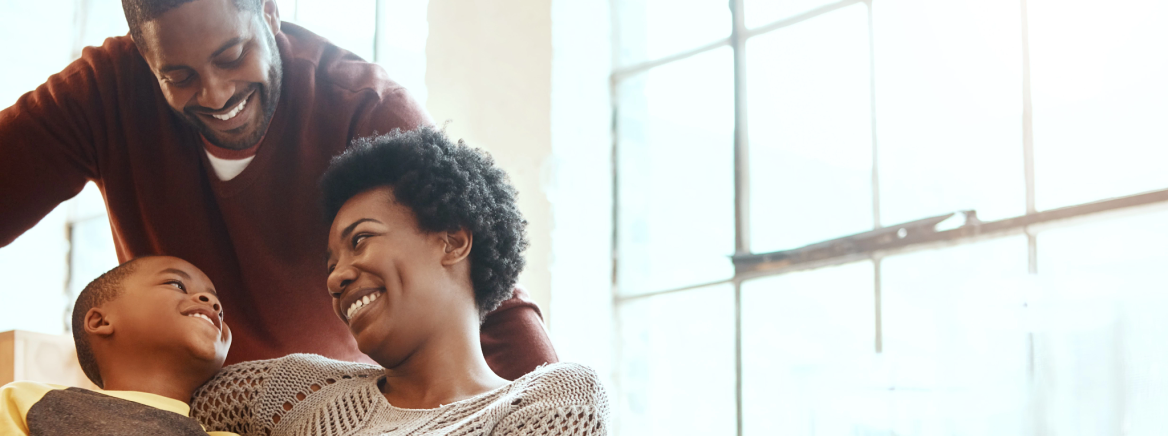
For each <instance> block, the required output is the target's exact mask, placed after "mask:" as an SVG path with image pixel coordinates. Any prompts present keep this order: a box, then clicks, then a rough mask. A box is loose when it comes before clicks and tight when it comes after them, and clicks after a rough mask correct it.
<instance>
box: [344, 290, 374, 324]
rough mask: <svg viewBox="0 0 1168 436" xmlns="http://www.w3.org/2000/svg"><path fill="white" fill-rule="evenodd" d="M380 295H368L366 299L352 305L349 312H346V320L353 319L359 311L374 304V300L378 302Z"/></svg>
mask: <svg viewBox="0 0 1168 436" xmlns="http://www.w3.org/2000/svg"><path fill="white" fill-rule="evenodd" d="M378 295H379V293H372V294H369V295H366V296H365V297H364V298H362V299H360V300H357V301H355V302H354V303H353V304H350V305H349V310H348V311H347V312H345V318H346V319H353V314H355V313H357V311H358V310H361V309H362V308H364V307H365V306H367V305H368V304H369V303H371V302H373V300H376V299H377V296H378Z"/></svg>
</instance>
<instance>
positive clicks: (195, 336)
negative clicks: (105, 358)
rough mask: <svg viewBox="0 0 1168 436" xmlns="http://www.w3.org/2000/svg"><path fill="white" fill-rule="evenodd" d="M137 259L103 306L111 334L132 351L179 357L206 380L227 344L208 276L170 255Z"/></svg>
mask: <svg viewBox="0 0 1168 436" xmlns="http://www.w3.org/2000/svg"><path fill="white" fill-rule="evenodd" d="M138 262H139V263H138V265H137V267H136V268H135V270H134V272H133V273H132V274H130V275H129V276H128V277H126V278H125V279H124V280H123V281H122V283H121V287H122V290H121V292H119V293H118V296H117V298H115V299H114V300H113V301H111V302H109V303H107V305H106V306H107V307H106V310H107V313H108V314H107V316H108V317H109V319H110V323H111V324H113V325H114V328H115V335H114V336H115V337H117V338H119V340H120V341H122V342H123V343H124V344H126V345H128V346H132V347H134V348H135V349H139V350H145V351H150V352H155V353H157V355H158V356H159V357H160V358H162V356H168V357H171V358H173V360H177V361H181V362H183V363H184V364H186V365H189V366H188V368H195V369H197V370H198V371H201V372H204V373H205V375H206V377H207V378H208V379H209V378H211V376H212V375H214V374H215V371H218V370H219V368H222V367H223V360H224V359H225V358H227V351H228V350H229V349H230V348H231V329H230V328H228V327H227V323H226V322H225V321H224V318H223V307H222V306H221V305H220V303H219V297H218V294H216V291H215V287H214V285H213V284H212V283H211V279H209V278H207V276H206V274H203V271H201V270H199V269H198V268H196V267H195V266H194V265H191V264H190V263H189V262H187V261H185V260H182V259H179V258H176V257H167V256H159V257H149V258H145V259H141V260H139V261H138ZM168 360H170V359H168Z"/></svg>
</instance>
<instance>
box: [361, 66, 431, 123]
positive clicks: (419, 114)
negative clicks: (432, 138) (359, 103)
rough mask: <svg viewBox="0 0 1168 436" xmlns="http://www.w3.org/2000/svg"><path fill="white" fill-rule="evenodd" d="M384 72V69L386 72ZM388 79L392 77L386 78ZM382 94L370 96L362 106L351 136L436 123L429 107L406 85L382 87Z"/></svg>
mask: <svg viewBox="0 0 1168 436" xmlns="http://www.w3.org/2000/svg"><path fill="white" fill-rule="evenodd" d="M382 74H384V73H382ZM385 80H386V81H388V79H385ZM379 95H380V97H379V98H377V99H375V100H370V101H369V104H368V105H367V106H365V107H363V108H361V109H359V110H358V114H357V118H356V119H355V120H354V121H355V123H354V125H353V127H352V131H351V132H350V134H349V138H350V139H356V138H363V137H366V136H370V135H374V134H377V135H384V134H386V133H390V132H392V131H393V130H394V129H401V130H402V131H409V130H414V129H416V128H418V127H421V126H425V125H433V124H434V121H433V120H431V119H430V115H428V114H426V110H425V109H423V108H422V106H421V105H420V104H418V102H417V101H416V100H414V98H413V97H412V96H410V94H409V92H407V91H406V89H405V88H402V87H400V86H395V87H393V88H391V89H388V90H385V91H382V92H381V93H380V94H379Z"/></svg>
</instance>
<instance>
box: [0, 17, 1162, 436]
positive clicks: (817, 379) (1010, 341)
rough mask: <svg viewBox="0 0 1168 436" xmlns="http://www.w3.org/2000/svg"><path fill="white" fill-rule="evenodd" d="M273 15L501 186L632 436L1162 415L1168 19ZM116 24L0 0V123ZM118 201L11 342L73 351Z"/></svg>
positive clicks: (1079, 428) (63, 232)
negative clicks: (478, 157)
mask: <svg viewBox="0 0 1168 436" xmlns="http://www.w3.org/2000/svg"><path fill="white" fill-rule="evenodd" d="M277 3H278V5H279V8H280V12H281V15H282V18H283V19H284V20H285V21H290V22H295V23H298V24H301V25H303V26H304V27H306V28H308V29H309V30H312V31H314V32H316V33H318V34H320V35H322V36H324V37H326V38H329V39H330V40H332V41H334V42H335V43H337V44H338V45H340V46H341V47H344V48H347V49H349V50H350V51H353V52H354V53H356V54H358V55H359V56H361V57H363V58H365V59H367V60H372V61H374V62H378V63H380V64H381V65H382V66H383V67H385V69H386V70H387V71H388V72H389V74H390V76H391V77H392V78H394V79H395V80H397V81H398V82H400V83H402V84H403V85H404V86H406V87H407V88H408V89H409V90H410V91H411V92H412V93H413V95H414V96H415V98H417V99H418V100H419V101H421V102H422V103H423V104H424V105H425V106H426V108H427V110H428V111H429V112H430V114H431V115H432V116H433V118H434V119H435V120H436V121H438V122H444V121H447V120H449V121H450V123H449V124H448V126H447V131H448V133H449V134H450V135H451V136H452V137H455V138H464V139H466V140H467V141H468V142H469V143H471V144H472V145H476V146H479V147H482V148H485V149H487V150H488V151H490V152H491V153H492V154H493V155H494V156H495V157H496V159H497V160H498V161H499V162H500V164H502V166H503V167H504V168H506V169H507V171H508V172H509V173H510V174H511V177H512V180H513V181H514V183H515V184H516V185H517V187H518V188H519V190H520V193H521V195H520V197H519V198H520V207H521V209H522V210H523V212H524V214H525V215H526V217H527V219H528V220H529V221H530V223H531V224H530V227H529V231H530V237H531V239H532V246H531V249H530V250H529V252H528V269H527V270H526V271H525V272H524V275H523V276H522V278H521V282H522V284H523V285H524V286H525V287H526V288H527V289H529V290H530V291H531V293H532V294H533V296H534V297H535V298H536V300H537V301H538V302H539V304H540V305H541V307H543V308H544V316H545V320H546V321H547V324H548V328H549V330H550V332H551V334H552V337H553V340H554V341H555V345H556V348H557V351H558V352H559V353H560V356H561V358H562V359H564V360H570V361H578V362H583V363H586V364H589V365H591V366H593V367H595V368H597V370H598V371H599V372H600V374H601V375H602V376H603V377H604V378H605V379H606V380H607V381H608V387H609V390H610V398H611V401H612V407H613V412H614V417H615V422H614V424H615V425H614V429H615V433H616V434H619V435H680V434H695V435H734V434H738V435H771V434H783V435H982V434H987V435H988V434H992V435H1119V434H1125V435H1126V434H1131V435H1151V434H1164V432H1165V431H1166V429H1168V414H1165V413H1163V410H1165V409H1166V408H1168V344H1166V342H1168V341H1165V340H1164V339H1163V337H1164V336H1166V335H1168V315H1166V314H1168V170H1166V169H1165V166H1168V80H1166V79H1165V78H1168V26H1165V25H1164V23H1166V22H1168V2H1164V1H1161V0H1114V1H1109V2H1098V1H1086V0H1061V1H1055V0H979V1H976V2H974V1H958V0H867V1H860V0H840V1H831V0H730V1H727V0H684V1H683V0H590V1H567V0H343V1H342V0H327V1H326V0H278V1H277ZM126 32H127V30H126V24H125V19H124V16H123V15H122V11H121V5H120V2H119V1H117V0H40V1H36V2H29V1H20V0H0V38H3V41H5V42H7V43H8V44H5V45H4V46H3V47H0V58H3V59H5V62H4V65H5V68H3V69H0V107H6V106H8V105H10V104H12V103H13V102H15V100H16V99H17V98H18V97H19V96H20V95H22V94H23V93H25V92H27V91H29V90H31V89H33V88H35V87H36V86H37V85H39V84H40V83H43V82H44V81H45V79H46V78H47V77H48V76H49V75H50V74H53V73H55V72H57V71H59V70H61V69H62V68H64V66H65V65H67V64H68V63H69V62H70V61H72V60H73V59H75V58H77V57H78V56H79V55H80V52H81V49H82V48H83V47H85V46H87V45H99V44H100V43H101V41H102V40H103V39H104V38H106V37H108V36H114V35H123V34H125V33H126ZM390 59H392V62H390V61H388V60H390ZM0 158H2V157H0ZM0 213H2V212H0ZM105 213H106V212H105V207H104V204H103V202H102V199H101V198H100V194H99V193H98V192H97V189H95V188H94V187H92V186H90V187H89V188H87V189H86V190H85V191H84V192H82V193H81V194H80V195H79V196H78V197H76V198H74V199H73V200H71V201H69V202H66V203H64V204H62V205H61V206H60V207H58V208H57V210H55V211H54V212H53V213H51V214H50V215H49V216H47V217H46V218H45V219H43V220H42V221H41V223H40V224H38V226H37V227H36V228H34V229H32V230H30V231H29V232H27V233H25V234H24V235H23V236H22V237H21V238H19V239H18V240H17V241H16V242H14V243H12V244H10V245H8V246H6V247H3V248H0V331H6V330H13V329H19V330H26V331H31V332H39V333H47V334H64V333H65V332H67V329H68V328H69V326H68V324H67V323H68V317H67V316H66V314H67V313H69V311H70V310H71V307H70V305H71V304H72V301H73V299H74V298H75V295H76V293H77V292H79V291H80V289H81V288H82V287H83V286H84V285H85V284H86V283H88V282H89V281H90V280H91V279H92V278H94V277H96V276H97V275H99V274H100V273H102V272H104V271H105V270H107V269H109V268H111V267H112V266H114V265H115V264H116V262H117V260H116V257H115V253H114V249H113V241H112V238H111V236H110V228H109V223H108V221H107V219H106V215H105Z"/></svg>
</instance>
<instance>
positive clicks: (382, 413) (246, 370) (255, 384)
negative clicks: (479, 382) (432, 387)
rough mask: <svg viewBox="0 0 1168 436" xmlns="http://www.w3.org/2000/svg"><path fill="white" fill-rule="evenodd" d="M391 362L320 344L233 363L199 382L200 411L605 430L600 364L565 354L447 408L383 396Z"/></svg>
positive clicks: (280, 421)
mask: <svg viewBox="0 0 1168 436" xmlns="http://www.w3.org/2000/svg"><path fill="white" fill-rule="evenodd" d="M383 375H384V372H383V369H382V368H381V367H378V366H372V365H364V364H359V363H350V362H341V361H337V360H332V359H327V358H325V357H322V356H317V355H314V354H293V355H290V356H286V357H282V358H279V359H272V360H261V361H255V362H244V363H239V364H236V365H231V366H228V367H227V368H224V369H223V370H222V371H220V372H219V374H218V375H216V376H215V378H214V379H212V380H211V381H210V382H208V383H207V384H206V385H204V386H203V387H202V388H199V390H198V391H196V392H195V397H194V400H193V401H192V402H191V416H192V417H194V418H196V419H198V420H199V422H201V423H203V425H204V426H206V427H207V429H208V430H219V431H233V432H236V433H239V434H240V435H244V436H247V435H264V436H270V435H293V436H325V435H328V436H365V435H395V436H396V435H444V436H470V435H484V436H485V435H499V436H511V435H515V436H551V435H573V436H575V435H579V436H584V435H605V434H607V433H608V413H609V412H608V399H607V397H606V395H605V393H604V387H603V386H602V385H601V383H600V380H599V378H598V377H597V376H596V373H595V372H594V371H592V370H591V369H590V368H588V367H585V366H582V365H578V364H574V363H555V364H551V365H545V366H541V367H539V368H537V369H536V370H535V371H533V372H531V373H530V374H527V375H525V376H523V377H520V378H519V379H517V380H515V381H513V382H511V383H510V384H507V385H506V386H503V387H501V388H498V389H495V390H493V391H490V392H487V393H484V394H481V395H478V396H475V397H472V398H468V399H465V400H462V401H458V402H455V403H452V404H446V405H443V406H442V407H439V408H437V409H424V410H418V409H402V408H398V407H394V406H393V405H391V404H389V402H388V401H386V399H385V397H384V396H382V394H381V390H380V388H379V387H378V384H379V381H380V380H381V379H382V378H383Z"/></svg>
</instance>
